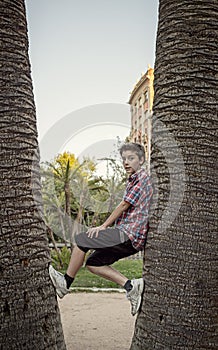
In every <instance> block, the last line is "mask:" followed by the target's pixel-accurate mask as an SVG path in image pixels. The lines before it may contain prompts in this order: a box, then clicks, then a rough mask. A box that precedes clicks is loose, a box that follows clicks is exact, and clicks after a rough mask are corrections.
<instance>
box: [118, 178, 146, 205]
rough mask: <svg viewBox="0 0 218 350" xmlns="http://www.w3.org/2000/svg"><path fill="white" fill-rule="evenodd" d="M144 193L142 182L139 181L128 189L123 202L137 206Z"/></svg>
mask: <svg viewBox="0 0 218 350" xmlns="http://www.w3.org/2000/svg"><path fill="white" fill-rule="evenodd" d="M141 191H142V186H141V182H140V181H139V180H138V181H136V182H135V183H134V184H132V186H131V187H127V189H126V192H125V194H124V197H123V200H124V201H125V202H128V203H130V204H131V205H133V206H136V204H137V203H138V200H139V198H140V195H141Z"/></svg>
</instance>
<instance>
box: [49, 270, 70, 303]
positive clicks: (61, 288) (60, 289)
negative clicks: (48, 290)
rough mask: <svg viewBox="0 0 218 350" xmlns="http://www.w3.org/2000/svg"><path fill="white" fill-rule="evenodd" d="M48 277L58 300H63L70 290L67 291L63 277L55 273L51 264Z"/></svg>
mask: <svg viewBox="0 0 218 350" xmlns="http://www.w3.org/2000/svg"><path fill="white" fill-rule="evenodd" d="M49 275H50V278H51V280H52V283H53V285H54V287H55V288H56V293H57V295H58V296H59V298H63V297H64V296H65V295H66V294H67V293H69V292H70V290H69V289H67V282H66V280H65V278H64V275H63V274H62V273H60V272H58V271H56V270H55V269H54V268H53V266H52V265H51V264H50V265H49Z"/></svg>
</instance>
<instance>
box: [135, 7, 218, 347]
mask: <svg viewBox="0 0 218 350" xmlns="http://www.w3.org/2000/svg"><path fill="white" fill-rule="evenodd" d="M217 14H218V2H217V1H216V0H208V1H203V0H183V1H175V0H160V7H159V25H158V34H157V46H156V63H155V100H154V117H153V127H152V130H153V131H152V154H151V174H152V179H153V181H154V185H155V195H154V202H155V203H156V209H155V208H154V209H153V212H152V214H151V219H150V232H149V238H148V245H147V248H146V251H145V260H144V278H145V291H144V295H143V303H142V309H141V312H140V313H139V315H138V318H137V321H136V327H135V333H134V337H133V341H132V345H131V349H132V350H151V349H156V350H163V349H164V350H168V349H173V350H178V349H181V350H183V349H187V350H191V349H193V350H215V349H217V346H218V323H217V322H218V319H217V315H218V302H217V301H218V283H217V282H218V281H217V276H218V273H217V272H218V265H217V251H218V235H217V212H218V210H217V141H218V137H217V127H218V120H217V95H218V94H217V86H218V81H217V80H218V79H217V76H218V75H217V74H218V55H217V28H218V23H217V22H218V21H217V19H218V16H217Z"/></svg>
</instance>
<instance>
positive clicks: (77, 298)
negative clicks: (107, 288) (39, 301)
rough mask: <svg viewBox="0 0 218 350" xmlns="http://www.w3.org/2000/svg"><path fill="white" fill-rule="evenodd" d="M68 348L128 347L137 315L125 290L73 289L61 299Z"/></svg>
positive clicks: (102, 349) (110, 349) (106, 349)
mask: <svg viewBox="0 0 218 350" xmlns="http://www.w3.org/2000/svg"><path fill="white" fill-rule="evenodd" d="M59 306H60V310H61V319H62V324H63V329H64V336H65V341H66V345H67V350H113V349H116V350H128V349H129V348H130V344H131V339H132V336H133V331H134V324H135V317H133V316H131V314H130V304H129V301H128V300H127V299H126V297H125V294H124V293H71V294H68V295H66V296H65V297H64V298H63V299H61V300H60V299H59Z"/></svg>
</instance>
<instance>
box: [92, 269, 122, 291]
mask: <svg viewBox="0 0 218 350" xmlns="http://www.w3.org/2000/svg"><path fill="white" fill-rule="evenodd" d="M86 267H87V269H88V270H89V271H90V272H92V273H94V274H95V275H98V276H101V277H103V278H106V279H107V280H109V281H112V282H115V283H117V284H119V285H120V286H121V287H124V285H125V284H126V282H127V281H128V278H127V277H125V276H124V275H123V274H121V273H120V272H119V271H117V270H115V269H114V268H113V267H111V266H107V265H105V266H89V265H87V266H86Z"/></svg>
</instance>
